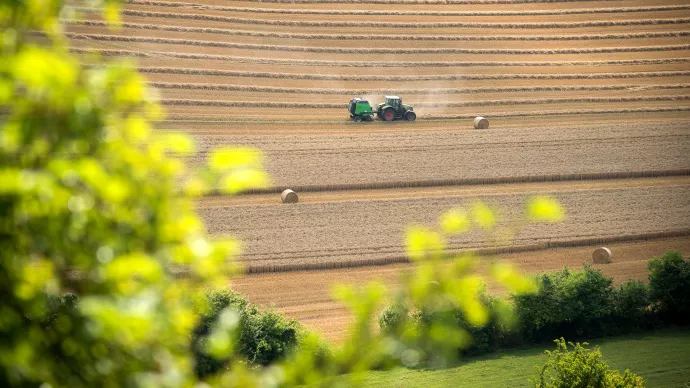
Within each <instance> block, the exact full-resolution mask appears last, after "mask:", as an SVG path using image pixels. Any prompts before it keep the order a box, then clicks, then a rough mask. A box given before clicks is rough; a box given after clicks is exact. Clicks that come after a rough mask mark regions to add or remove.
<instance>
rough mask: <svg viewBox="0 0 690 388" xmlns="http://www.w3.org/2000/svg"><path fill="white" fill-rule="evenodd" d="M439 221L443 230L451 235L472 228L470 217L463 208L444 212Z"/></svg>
mask: <svg viewBox="0 0 690 388" xmlns="http://www.w3.org/2000/svg"><path fill="white" fill-rule="evenodd" d="M439 223H440V224H441V229H442V230H443V232H444V233H446V234H450V235H454V234H460V233H465V232H467V231H468V230H469V229H470V218H469V215H468V214H467V211H466V210H465V209H463V208H455V209H451V210H449V211H447V212H445V213H443V215H441V218H440V220H439Z"/></svg>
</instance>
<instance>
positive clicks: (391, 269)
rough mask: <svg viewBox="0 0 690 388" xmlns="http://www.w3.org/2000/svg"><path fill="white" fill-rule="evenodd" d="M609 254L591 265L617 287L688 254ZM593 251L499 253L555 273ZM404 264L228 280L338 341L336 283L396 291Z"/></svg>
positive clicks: (651, 247) (342, 315)
mask: <svg viewBox="0 0 690 388" xmlns="http://www.w3.org/2000/svg"><path fill="white" fill-rule="evenodd" d="M607 247H609V248H610V249H611V250H612V252H613V263H611V264H594V265H593V267H594V268H595V269H599V270H601V271H602V272H604V274H606V275H607V276H611V277H613V279H614V282H615V283H616V284H620V283H622V282H625V281H627V280H629V279H636V280H642V281H647V262H648V260H649V259H650V258H651V257H653V256H661V255H663V254H664V252H666V251H667V250H679V251H681V252H682V253H683V254H684V255H686V256H687V255H690V238H687V237H681V238H673V239H661V240H651V241H641V242H627V243H616V244H609V245H607ZM593 249H594V246H591V247H576V248H560V249H548V250H543V251H539V252H527V253H516V254H506V255H501V256H500V258H501V259H504V260H507V261H509V262H511V263H514V264H516V265H518V266H519V267H520V268H521V269H522V270H523V271H525V272H527V273H540V272H544V271H550V270H559V269H561V268H563V267H566V266H567V267H569V268H581V267H582V265H583V264H591V262H592V261H591V258H592V256H591V255H592V250H593ZM409 268H410V266H409V265H408V264H397V265H390V266H383V267H362V268H348V269H333V270H323V271H308V272H289V273H268V274H261V275H251V276H245V277H241V278H237V279H233V280H232V281H231V287H232V288H233V289H234V290H236V291H238V292H240V293H242V294H243V295H245V296H247V297H248V299H249V300H250V301H251V302H252V303H258V304H263V305H265V306H271V305H274V306H275V307H276V308H277V309H278V310H279V311H281V312H283V313H285V314H287V315H288V316H289V317H292V318H296V319H298V320H299V321H300V322H301V323H303V324H304V325H306V326H307V327H309V328H312V329H314V330H316V331H318V332H319V333H322V334H323V335H324V336H325V337H326V338H328V339H329V340H331V341H336V342H337V341H339V340H341V339H342V338H343V337H344V336H345V334H346V332H347V329H348V325H349V323H350V322H351V315H350V314H349V312H348V310H347V308H346V307H345V306H344V305H342V304H340V303H338V302H336V301H334V300H333V299H332V298H331V290H332V287H333V286H334V285H336V284H343V283H344V284H353V285H357V286H363V285H365V284H366V283H368V282H371V281H380V282H383V283H385V284H387V285H388V286H390V287H392V288H395V287H397V285H398V284H400V283H399V281H400V275H401V274H402V273H403V272H404V271H406V270H409ZM489 291H490V292H492V293H498V294H503V293H504V291H503V290H502V289H501V288H500V287H498V286H497V285H496V284H494V283H493V282H490V283H489Z"/></svg>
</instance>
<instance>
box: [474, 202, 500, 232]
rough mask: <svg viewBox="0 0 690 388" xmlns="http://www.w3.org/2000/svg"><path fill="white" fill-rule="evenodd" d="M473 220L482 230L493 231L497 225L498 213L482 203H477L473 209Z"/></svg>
mask: <svg viewBox="0 0 690 388" xmlns="http://www.w3.org/2000/svg"><path fill="white" fill-rule="evenodd" d="M471 212H472V220H473V221H474V223H475V224H477V225H478V226H479V227H480V228H481V229H484V230H488V229H492V228H493V227H494V226H495V225H496V213H495V212H494V211H493V210H492V209H491V207H489V205H487V204H486V203H484V202H482V201H475V202H474V203H472V207H471Z"/></svg>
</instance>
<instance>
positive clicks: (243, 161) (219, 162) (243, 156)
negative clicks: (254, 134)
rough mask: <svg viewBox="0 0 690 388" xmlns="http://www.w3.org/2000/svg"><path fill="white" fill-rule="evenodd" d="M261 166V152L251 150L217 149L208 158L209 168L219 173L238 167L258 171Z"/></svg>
mask: <svg viewBox="0 0 690 388" xmlns="http://www.w3.org/2000/svg"><path fill="white" fill-rule="evenodd" d="M262 164H263V156H262V154H261V152H260V151H258V150H256V149H253V148H218V149H215V150H213V151H211V153H210V155H209V158H208V165H209V167H211V169H213V170H215V171H220V172H224V171H228V170H232V169H234V168H238V167H242V168H248V169H260V168H261V166H262Z"/></svg>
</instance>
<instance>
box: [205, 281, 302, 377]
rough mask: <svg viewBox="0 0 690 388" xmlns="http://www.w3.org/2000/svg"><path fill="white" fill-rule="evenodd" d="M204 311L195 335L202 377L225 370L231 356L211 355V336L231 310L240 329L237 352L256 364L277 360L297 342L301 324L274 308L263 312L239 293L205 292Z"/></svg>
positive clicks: (235, 339) (237, 333) (237, 332)
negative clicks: (222, 317) (209, 350)
mask: <svg viewBox="0 0 690 388" xmlns="http://www.w3.org/2000/svg"><path fill="white" fill-rule="evenodd" d="M205 298H206V303H204V304H203V305H204V307H205V309H204V311H202V312H201V314H200V315H201V317H200V320H199V323H198V325H197V327H196V328H195V329H194V332H193V337H192V347H193V352H194V360H195V366H194V372H195V373H196V375H197V376H199V377H206V376H209V375H213V374H215V373H216V372H218V371H220V370H221V369H223V368H224V367H225V366H226V365H227V364H228V362H229V360H228V359H218V358H216V357H214V356H213V355H211V354H209V352H208V349H207V345H208V342H209V337H210V335H211V333H212V331H213V329H214V326H215V325H216V323H217V321H218V319H219V317H220V316H221V314H223V312H225V311H227V309H232V310H233V311H234V312H235V313H236V314H237V318H238V325H239V330H237V331H236V336H237V338H234V342H235V347H236V349H235V350H236V352H237V353H238V354H240V355H242V356H244V357H245V358H246V359H247V360H248V361H249V362H251V363H253V364H260V365H268V364H270V363H272V362H275V361H277V360H279V359H281V358H284V357H285V355H286V354H287V353H288V352H289V351H290V350H292V349H293V348H294V347H295V346H296V345H297V338H298V332H299V330H300V327H299V324H298V323H297V321H295V320H293V319H286V318H285V317H284V316H282V315H281V314H279V313H277V312H275V311H273V310H268V311H261V310H260V309H259V308H258V307H257V306H254V305H250V304H249V303H248V302H247V300H246V299H245V298H244V297H242V296H241V295H240V294H238V293H236V292H234V291H230V290H222V291H218V290H212V291H208V292H206V294H205Z"/></svg>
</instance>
